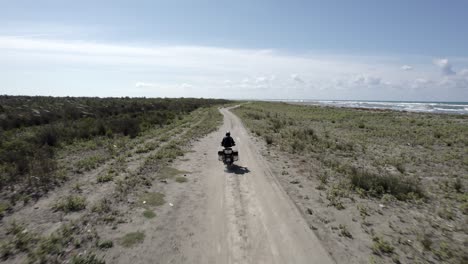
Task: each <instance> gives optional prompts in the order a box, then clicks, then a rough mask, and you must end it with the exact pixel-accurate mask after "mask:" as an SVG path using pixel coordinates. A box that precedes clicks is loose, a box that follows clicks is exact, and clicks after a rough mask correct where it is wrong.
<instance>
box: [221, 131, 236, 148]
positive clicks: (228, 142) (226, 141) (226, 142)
mask: <svg viewBox="0 0 468 264" xmlns="http://www.w3.org/2000/svg"><path fill="white" fill-rule="evenodd" d="M235 145H236V142H234V139H233V138H232V137H231V132H229V131H227V132H226V136H225V137H224V138H223V141H221V146H223V147H224V148H231V147H233V146H235Z"/></svg>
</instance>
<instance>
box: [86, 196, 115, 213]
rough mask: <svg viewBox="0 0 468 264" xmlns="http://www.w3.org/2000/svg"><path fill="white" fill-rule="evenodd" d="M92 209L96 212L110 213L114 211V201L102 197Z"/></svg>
mask: <svg viewBox="0 0 468 264" xmlns="http://www.w3.org/2000/svg"><path fill="white" fill-rule="evenodd" d="M91 211H92V212H94V213H99V214H102V213H109V212H111V211H112V202H111V201H110V200H109V199H106V198H104V199H102V200H100V201H99V202H97V203H96V204H95V205H94V206H93V207H92V208H91Z"/></svg>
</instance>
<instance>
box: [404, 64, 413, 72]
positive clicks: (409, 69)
mask: <svg viewBox="0 0 468 264" xmlns="http://www.w3.org/2000/svg"><path fill="white" fill-rule="evenodd" d="M401 69H402V70H404V71H411V70H412V69H413V67H411V66H409V65H403V66H401Z"/></svg>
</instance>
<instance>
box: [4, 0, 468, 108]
mask: <svg viewBox="0 0 468 264" xmlns="http://www.w3.org/2000/svg"><path fill="white" fill-rule="evenodd" d="M467 11H468V1H463V0H460V1H457V0H452V1H442V0H440V1H435V0H412V1H407V0H405V1H403V0H392V1H383V0H356V1H347V0H342V1H336V0H329V1H313V0H309V1H305V0H304V1H298V0H290V1H276V0H270V1H264V0H256V1H254V0H250V1H248V0H237V1H232V0H231V1H224V0H218V1H204V0H199V1H189V0H186V1H178V0H172V1H157V0H155V1H130V0H128V1H119V0H113V1H106V0H101V1H95V0H93V1H90V0H80V1H66V0H55V1H50V0H29V1H26V0H9V1H7V0H0V94H9V95H51V96H99V97H109V96H112V97H120V96H130V97H143V96H144V97H205V98H207V97H210V98H230V99H318V100H404V101H468V27H467V25H468V15H466V13H467Z"/></svg>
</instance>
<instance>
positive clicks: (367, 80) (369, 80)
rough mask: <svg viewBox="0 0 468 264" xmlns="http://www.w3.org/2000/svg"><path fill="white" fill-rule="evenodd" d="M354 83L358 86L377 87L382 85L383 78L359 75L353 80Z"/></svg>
mask: <svg viewBox="0 0 468 264" xmlns="http://www.w3.org/2000/svg"><path fill="white" fill-rule="evenodd" d="M352 82H353V83H354V84H356V85H369V86H375V85H379V84H381V83H382V78H380V77H375V76H364V75H358V76H356V77H355V78H354V79H353V80H352Z"/></svg>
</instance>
